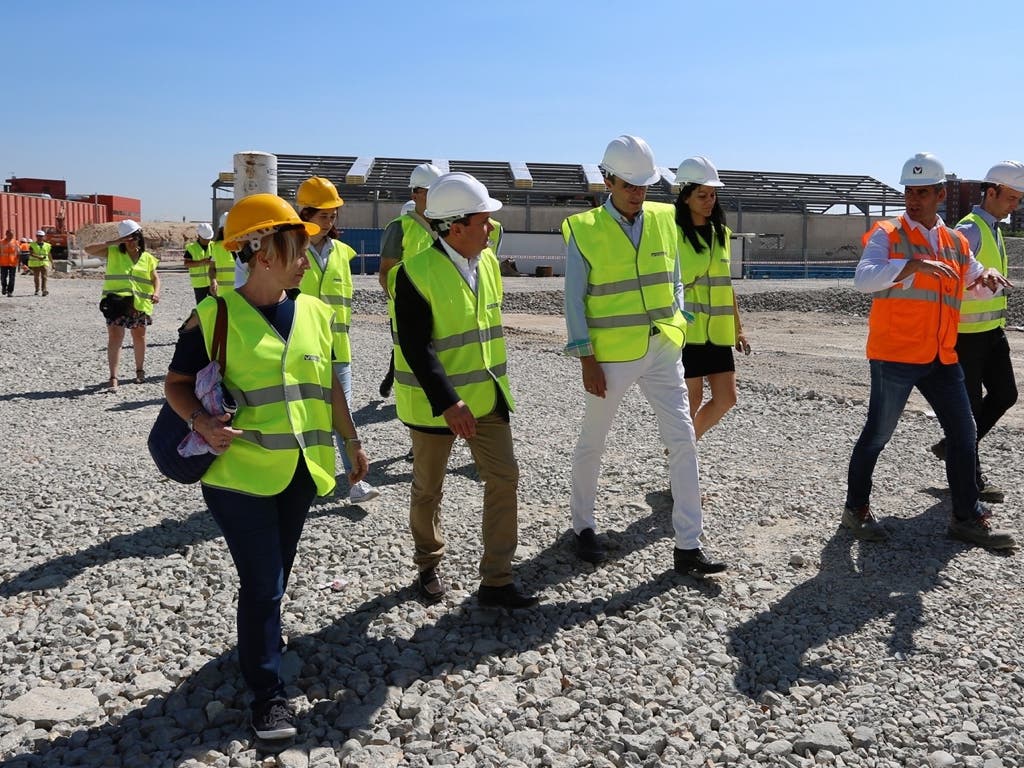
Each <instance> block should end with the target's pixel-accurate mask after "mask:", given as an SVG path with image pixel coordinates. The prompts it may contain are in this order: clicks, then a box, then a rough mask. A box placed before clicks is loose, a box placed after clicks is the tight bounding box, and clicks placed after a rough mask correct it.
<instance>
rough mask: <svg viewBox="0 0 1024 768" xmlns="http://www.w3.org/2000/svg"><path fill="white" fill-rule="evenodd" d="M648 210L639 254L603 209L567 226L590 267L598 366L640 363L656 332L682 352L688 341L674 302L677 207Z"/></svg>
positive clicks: (589, 313)
mask: <svg viewBox="0 0 1024 768" xmlns="http://www.w3.org/2000/svg"><path fill="white" fill-rule="evenodd" d="M643 210H644V223H643V233H642V235H641V237H640V247H639V249H635V248H634V247H633V243H632V242H630V239H629V237H628V236H627V235H626V233H625V232H623V231H622V227H621V226H620V225H619V223H618V222H617V221H615V219H614V218H612V216H611V214H610V213H608V211H607V209H605V207H604V206H601V207H599V208H592V209H591V210H589V211H584V212H583V213H577V214H575V215H573V216H570V217H569V218H567V219H566V220H565V221H563V222H562V236H563V237H564V238H565V241H566V242H569V238H570V237H572V238H574V239H575V241H576V246H577V248H579V251H580V254H581V255H582V256H583V258H584V259H585V260H586V262H587V264H588V265H589V266H590V279H589V284H588V285H587V295H586V298H585V299H584V303H583V306H584V312H585V314H586V318H587V327H588V328H589V330H590V343H591V345H592V346H593V348H594V357H596V358H597V360H598V362H602V363H609V362H625V361H628V360H638V359H640V358H641V357H643V356H644V355H646V354H647V349H648V346H649V345H650V336H651V329H652V328H657V329H658V330H659V331H660V332H661V333H663V334H665V336H666V337H668V338H669V339H670V340H671V341H672V343H673V344H675V345H676V346H678V347H682V346H683V343H684V342H685V341H686V318H685V317H684V316H683V313H682V310H681V309H680V307H678V306H676V297H675V283H674V270H675V265H676V259H677V258H678V247H679V246H678V240H679V237H678V227H677V226H676V220H675V208H674V207H673V206H671V205H669V204H668V203H652V202H645V203H644V206H643Z"/></svg>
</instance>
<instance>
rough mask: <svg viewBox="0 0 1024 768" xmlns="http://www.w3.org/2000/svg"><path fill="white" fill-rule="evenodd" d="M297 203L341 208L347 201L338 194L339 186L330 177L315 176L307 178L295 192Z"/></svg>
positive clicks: (310, 206) (303, 205) (316, 206)
mask: <svg viewBox="0 0 1024 768" xmlns="http://www.w3.org/2000/svg"><path fill="white" fill-rule="evenodd" d="M295 204H296V205H297V206H299V209H300V210H301V209H303V208H341V206H343V205H344V204H345V201H344V200H342V199H341V197H339V196H338V188H337V187H336V186H334V184H333V183H332V182H331V180H330V179H325V178H323V177H322V176H314V177H313V178H311V179H306V180H305V181H304V182H302V185H301V186H300V187H299V191H298V192H296V193H295Z"/></svg>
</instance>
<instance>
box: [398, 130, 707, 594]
mask: <svg viewBox="0 0 1024 768" xmlns="http://www.w3.org/2000/svg"><path fill="white" fill-rule="evenodd" d="M601 172H602V174H603V175H604V182H605V185H606V186H607V188H608V191H609V195H608V199H607V200H606V201H605V204H604V205H602V206H600V207H598V208H593V209H591V210H589V211H585V212H583V213H577V214H575V215H573V216H570V217H569V218H567V219H566V220H565V221H563V222H562V234H563V236H564V237H565V240H566V248H567V250H566V274H565V317H566V326H567V329H568V336H569V343H568V345H567V346H566V352H567V354H569V355H571V356H573V357H578V358H579V360H580V367H581V374H582V379H583V388H584V390H585V391H586V396H585V399H586V411H585V413H584V416H583V425H582V428H581V431H580V437H579V442H578V443H577V444H576V450H575V452H574V453H573V457H572V496H571V498H570V502H569V509H570V512H571V514H572V527H573V532H574V534H575V540H576V553H577V555H578V556H579V557H580V558H581V559H583V560H586V561H588V562H591V563H600V562H602V561H603V560H604V559H605V550H604V545H603V544H602V543H601V542H600V541H599V540H598V538H597V533H596V528H597V523H596V521H595V518H594V505H595V498H596V495H597V483H598V477H599V475H600V471H601V455H602V454H603V453H604V444H605V438H606V436H607V434H608V430H609V429H610V427H611V424H612V421H613V420H614V418H615V413H616V411H617V410H618V407H619V403H620V402H621V400H622V398H623V396H624V395H625V394H626V392H627V390H629V388H630V387H631V386H632V385H633V384H634V383H636V384H638V385H639V387H640V391H641V392H642V393H643V394H644V396H645V397H646V398H647V401H648V402H649V403H650V404H651V407H652V408H653V409H654V414H655V416H656V417H657V419H658V425H659V431H660V433H661V436H662V439H663V440H664V441H665V447H666V448H668V461H669V474H670V477H671V482H672V527H673V529H674V531H675V547H674V549H673V558H672V562H673V567H674V569H675V570H676V572H678V573H683V574H690V573H699V574H708V573H718V572H721V571H724V570H725V568H726V566H725V564H724V563H718V562H713V561H711V560H710V559H709V558H708V557H707V556H706V555H705V553H704V550H703V549H702V546H701V537H702V534H703V511H702V509H701V498H700V480H699V476H698V467H697V441H696V438H695V436H694V432H693V421H692V420H691V418H690V405H689V402H688V401H687V395H686V386H685V384H684V380H683V364H682V360H681V355H680V350H681V349H682V346H683V342H684V341H685V339H686V319H685V317H684V315H683V285H682V282H681V278H680V264H679V236H678V230H677V228H676V219H675V210H674V209H673V207H672V206H671V205H668V204H665V203H652V202H646V201H645V198H646V196H647V187H648V186H649V185H651V184H653V183H654V182H655V181H657V180H658V179H659V178H660V176H661V174H660V172H659V171H658V169H657V167H656V166H655V164H654V153H653V152H651V148H650V147H649V146H648V145H647V143H646V142H645V141H644V140H643V139H640V138H636V137H634V136H619V137H617V138H616V139H613V140H612V142H611V143H610V144H608V148H607V149H606V150H605V153H604V159H603V160H602V162H601ZM418 460H419V459H418V457H417V461H418Z"/></svg>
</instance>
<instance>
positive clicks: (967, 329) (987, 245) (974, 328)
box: [932, 160, 1024, 503]
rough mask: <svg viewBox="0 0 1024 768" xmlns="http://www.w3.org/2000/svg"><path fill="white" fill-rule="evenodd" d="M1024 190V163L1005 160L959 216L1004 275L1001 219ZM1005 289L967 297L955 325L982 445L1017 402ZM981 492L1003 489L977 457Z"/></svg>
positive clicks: (970, 240) (995, 494)
mask: <svg viewBox="0 0 1024 768" xmlns="http://www.w3.org/2000/svg"><path fill="white" fill-rule="evenodd" d="M1022 194H1024V163H1018V162H1016V161H1015V160H1006V161H1004V162H1001V163H996V164H995V165H994V166H992V167H991V168H990V169H989V171H988V173H987V174H985V180H984V181H983V182H982V183H981V204H980V205H976V206H974V208H973V210H972V211H971V212H970V213H969V214H967V215H966V216H964V217H963V218H962V219H960V223H959V224H957V226H956V228H957V230H958V231H959V232H961V233H962V234H963V235H964V237H966V238H967V244H968V245H970V246H971V252H972V253H973V254H974V257H975V258H976V259H977V260H978V261H980V262H981V263H982V265H984V266H986V267H992V268H993V269H996V270H998V271H999V273H1000V274H1003V275H1006V274H1008V272H1007V269H1008V267H1009V262H1008V259H1007V256H1006V243H1004V242H1003V233H1002V232H1001V231H1000V230H999V226H998V224H999V222H1000V221H1002V220H1003V219H1005V218H1006V217H1007V216H1009V215H1010V214H1011V213H1013V211H1015V210H1017V206H1019V205H1020V200H1021V195H1022ZM1005 327H1006V293H1005V292H1004V291H1003V290H1001V289H1000V290H999V291H998V292H997V293H996V294H995V295H994V296H992V297H990V298H985V299H977V298H973V297H971V296H969V295H965V296H964V301H963V304H962V305H961V306H960V325H959V326H958V328H957V337H956V356H957V359H958V360H959V361H960V368H961V369H963V372H964V385H965V386H966V387H967V397H968V399H969V400H970V401H971V413H973V414H974V423H975V425H976V426H977V429H978V443H979V444H980V443H981V439H982V438H983V437H984V436H985V435H987V434H988V432H989V430H990V429H992V427H994V426H995V424H996V422H997V421H999V419H1000V418H1001V417H1002V415H1003V414H1004V413H1006V412H1007V411H1008V410H1009V409H1010V408H1011V407H1012V406H1013V404H1014V403H1016V402H1017V382H1016V380H1015V378H1014V375H1013V364H1012V363H1011V362H1010V344H1009V342H1008V341H1007V340H1006V333H1005V332H1004V331H1003V329H1004V328H1005ZM932 452H933V453H934V454H935V455H936V456H938V457H939V458H940V459H945V458H946V441H945V440H940V441H939V442H938V443H936V444H935V445H933V446H932ZM976 460H977V477H978V496H979V498H980V499H981V500H982V501H988V502H993V503H999V502H1002V501H1003V500H1004V498H1005V496H1006V494H1005V493H1004V492H1003V489H1002V488H998V487H996V486H994V485H992V484H991V483H990V482H988V479H987V478H986V477H985V474H984V473H983V472H982V469H981V455H980V452H979V454H978V455H977V457H976Z"/></svg>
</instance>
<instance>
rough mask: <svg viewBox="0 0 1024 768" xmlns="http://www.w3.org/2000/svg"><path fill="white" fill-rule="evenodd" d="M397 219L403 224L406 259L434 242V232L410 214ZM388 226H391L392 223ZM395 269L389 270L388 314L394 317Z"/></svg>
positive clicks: (403, 254) (403, 251) (403, 248)
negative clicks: (425, 227)
mask: <svg viewBox="0 0 1024 768" xmlns="http://www.w3.org/2000/svg"><path fill="white" fill-rule="evenodd" d="M395 221H397V222H399V223H400V224H401V225H402V258H403V259H406V258H409V257H410V256H415V255H416V254H417V253H419V252H420V251H423V250H426V249H427V248H429V247H430V246H431V245H433V244H434V232H433V231H431V230H429V229H424V228H423V225H422V224H420V222H419V221H418V220H417V219H415V218H413V217H412V216H410V215H409V214H407V213H406V214H403V215H402V216H399V217H398V218H397V219H395ZM388 226H391V225H390V224H389V225H388ZM395 274H396V273H395V270H394V269H392V270H391V271H390V272H388V314H389V315H390V316H391V318H392V319H394V317H395V312H394V310H395V306H394V303H393V301H394V296H395Z"/></svg>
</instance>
